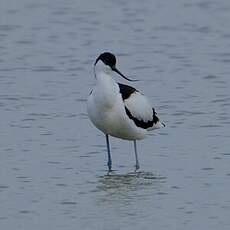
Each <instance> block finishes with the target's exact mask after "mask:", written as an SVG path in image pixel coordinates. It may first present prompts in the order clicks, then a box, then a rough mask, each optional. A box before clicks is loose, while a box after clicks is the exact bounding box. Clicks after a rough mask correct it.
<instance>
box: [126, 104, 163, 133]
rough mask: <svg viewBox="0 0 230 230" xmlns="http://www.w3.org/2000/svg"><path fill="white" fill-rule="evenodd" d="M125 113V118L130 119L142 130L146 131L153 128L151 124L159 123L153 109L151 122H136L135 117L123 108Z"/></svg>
mask: <svg viewBox="0 0 230 230" xmlns="http://www.w3.org/2000/svg"><path fill="white" fill-rule="evenodd" d="M125 112H126V114H127V116H128V117H129V118H130V119H132V120H133V121H134V123H135V125H136V126H137V127H140V128H142V129H148V128H150V127H152V126H153V124H156V123H157V122H158V121H159V118H158V117H157V116H156V112H155V110H154V108H153V119H152V120H151V121H147V122H145V121H143V120H138V119H137V118H136V117H134V116H133V115H132V114H131V112H130V111H129V110H128V109H127V107H125Z"/></svg>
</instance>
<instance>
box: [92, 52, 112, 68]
mask: <svg viewBox="0 0 230 230" xmlns="http://www.w3.org/2000/svg"><path fill="white" fill-rule="evenodd" d="M99 60H101V61H103V62H104V63H105V65H108V66H110V67H111V69H114V68H115V66H116V57H115V55H114V54H112V53H109V52H104V53H102V54H100V56H99V57H98V58H97V59H96V61H95V63H94V65H96V64H97V62H98V61H99Z"/></svg>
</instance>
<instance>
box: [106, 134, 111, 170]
mask: <svg viewBox="0 0 230 230" xmlns="http://www.w3.org/2000/svg"><path fill="white" fill-rule="evenodd" d="M105 136H106V145H107V152H108V164H107V165H108V168H109V172H111V171H112V159H111V154H110V146H109V135H108V134H106V135H105Z"/></svg>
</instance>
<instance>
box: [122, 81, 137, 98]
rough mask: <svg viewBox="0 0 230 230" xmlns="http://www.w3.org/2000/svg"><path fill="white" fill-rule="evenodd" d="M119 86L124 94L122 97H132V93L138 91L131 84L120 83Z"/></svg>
mask: <svg viewBox="0 0 230 230" xmlns="http://www.w3.org/2000/svg"><path fill="white" fill-rule="evenodd" d="M118 85H119V88H120V94H121V96H122V99H123V100H125V99H127V98H129V97H130V95H131V94H133V93H134V92H138V91H137V90H136V89H135V88H133V87H132V86H129V85H124V84H121V83H118Z"/></svg>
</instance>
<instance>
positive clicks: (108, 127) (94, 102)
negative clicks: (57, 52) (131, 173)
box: [87, 52, 164, 171]
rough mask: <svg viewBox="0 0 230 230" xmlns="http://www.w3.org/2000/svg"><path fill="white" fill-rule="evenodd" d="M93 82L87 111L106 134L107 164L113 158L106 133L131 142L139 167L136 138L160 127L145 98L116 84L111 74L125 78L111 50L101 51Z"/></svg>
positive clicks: (109, 164)
mask: <svg viewBox="0 0 230 230" xmlns="http://www.w3.org/2000/svg"><path fill="white" fill-rule="evenodd" d="M94 72H95V77H96V85H95V87H94V89H93V90H92V92H91V93H90V96H89V99H88V103H87V110H88V115H89V118H90V120H91V121H92V122H93V124H94V125H95V126H96V127H97V128H98V129H100V130H101V131H102V132H103V133H105V135H106V143H107V150H108V167H109V171H111V167H112V161H111V154H110V146H109V135H111V136H114V137H118V138H121V139H126V140H133V141H134V150H135V157H136V169H139V162H138V157H137V148H136V140H140V139H143V138H145V136H146V134H147V132H148V131H149V130H151V129H157V128H160V127H163V126H164V124H163V123H161V122H160V120H159V118H158V117H157V116H156V112H155V110H154V108H152V106H151V104H150V103H149V101H148V99H147V98H146V97H145V96H144V95H142V94H141V93H140V92H139V91H138V90H136V89H135V88H133V87H131V86H128V85H125V84H121V83H116V82H115V81H114V79H113V78H112V73H113V72H116V73H118V74H119V75H120V76H122V77H123V78H125V79H126V80H128V81H132V80H130V79H128V78H127V77H125V76H124V75H123V74H122V73H121V72H120V71H119V70H118V69H117V68H116V58H115V56H114V55H113V54H112V53H109V52H105V53H102V54H101V55H100V56H99V57H98V58H97V59H96V62H95V64H94Z"/></svg>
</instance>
